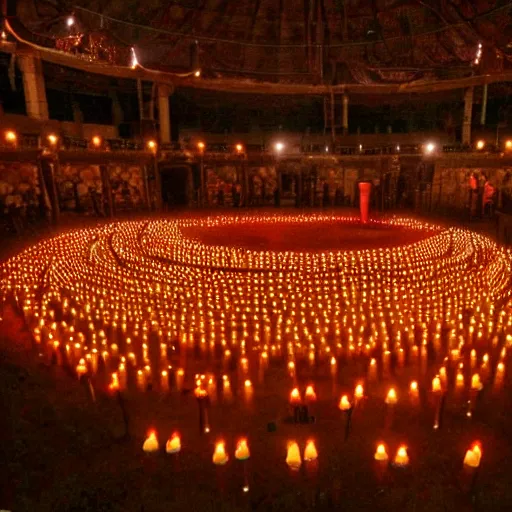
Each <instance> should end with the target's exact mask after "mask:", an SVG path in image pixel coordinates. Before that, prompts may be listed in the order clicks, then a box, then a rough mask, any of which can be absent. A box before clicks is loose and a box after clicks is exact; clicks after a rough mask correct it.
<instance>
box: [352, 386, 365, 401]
mask: <svg viewBox="0 0 512 512" xmlns="http://www.w3.org/2000/svg"><path fill="white" fill-rule="evenodd" d="M354 397H355V399H356V405H357V403H358V402H359V400H361V399H362V398H363V397H364V389H363V386H362V384H358V385H357V386H356V389H355V391H354Z"/></svg>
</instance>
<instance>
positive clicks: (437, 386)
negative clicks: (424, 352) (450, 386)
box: [432, 375, 443, 393]
mask: <svg viewBox="0 0 512 512" xmlns="http://www.w3.org/2000/svg"><path fill="white" fill-rule="evenodd" d="M442 390H443V387H442V386H441V379H440V378H439V375H436V376H435V377H434V378H433V379H432V391H433V392H434V393H438V392H441V391H442Z"/></svg>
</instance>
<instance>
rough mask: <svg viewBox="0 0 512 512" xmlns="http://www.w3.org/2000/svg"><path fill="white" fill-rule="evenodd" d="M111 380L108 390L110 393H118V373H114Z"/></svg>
mask: <svg viewBox="0 0 512 512" xmlns="http://www.w3.org/2000/svg"><path fill="white" fill-rule="evenodd" d="M111 378H112V379H111V381H110V384H109V386H108V388H109V389H110V391H117V390H118V389H119V376H118V375H117V372H114V373H112V375H111Z"/></svg>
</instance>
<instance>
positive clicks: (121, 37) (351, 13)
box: [18, 0, 512, 84]
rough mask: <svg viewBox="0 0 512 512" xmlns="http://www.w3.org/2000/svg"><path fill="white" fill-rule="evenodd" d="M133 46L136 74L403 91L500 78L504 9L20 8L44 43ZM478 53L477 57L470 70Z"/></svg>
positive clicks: (439, 2)
mask: <svg viewBox="0 0 512 512" xmlns="http://www.w3.org/2000/svg"><path fill="white" fill-rule="evenodd" d="M71 13H72V14H73V15H74V16H75V19H76V25H75V30H80V31H82V32H83V33H103V34H106V35H107V37H108V38H109V39H111V40H112V41H113V42H114V43H115V44H117V45H119V46H125V47H129V46H132V45H133V46H134V47H135V48H136V52H137V57H138V59H139V61H140V63H141V64H143V65H144V66H145V67H148V68H152V69H159V70H166V71H190V70H194V69H201V72H202V74H203V75H204V76H209V77H212V78H213V77H229V76H238V77H245V78H251V79H254V80H262V81H279V82H295V83H297V82H298V83H326V84H337V83H347V84H350V83H359V84H373V83H376V84H379V83H404V82H410V81H412V80H419V79H436V78H438V79H442V78H452V77H460V76H468V75H470V74H483V73H493V72H500V71H503V69H504V68H507V67H508V66H509V58H510V57H509V53H510V54H512V48H511V45H510V44H509V43H510V37H509V34H512V29H511V25H510V22H511V18H512V9H511V7H510V2H503V1H492V0H424V1H422V0H176V1H162V0H114V1H105V0H82V1H80V2H79V1H78V0H77V1H76V2H72V1H70V2H66V1H65V0H23V1H21V2H18V15H19V19H20V21H21V22H22V23H23V24H24V25H25V27H26V28H27V29H29V30H30V31H32V32H33V33H35V34H44V36H45V37H47V36H48V35H50V36H51V37H56V38H58V37H63V36H65V35H66V33H67V31H68V30H69V29H68V27H67V26H66V17H67V16H68V15H70V14H71ZM479 44H481V45H482V50H481V57H480V58H479V59H478V60H477V61H476V60H475V59H476V57H477V52H478V48H479Z"/></svg>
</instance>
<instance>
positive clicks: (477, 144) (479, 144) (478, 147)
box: [476, 140, 485, 149]
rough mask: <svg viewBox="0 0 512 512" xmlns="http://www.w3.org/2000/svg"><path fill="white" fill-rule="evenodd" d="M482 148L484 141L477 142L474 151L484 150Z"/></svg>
mask: <svg viewBox="0 0 512 512" xmlns="http://www.w3.org/2000/svg"><path fill="white" fill-rule="evenodd" d="M484 147H485V141H484V140H479V141H477V143H476V149H484Z"/></svg>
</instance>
